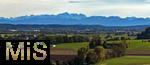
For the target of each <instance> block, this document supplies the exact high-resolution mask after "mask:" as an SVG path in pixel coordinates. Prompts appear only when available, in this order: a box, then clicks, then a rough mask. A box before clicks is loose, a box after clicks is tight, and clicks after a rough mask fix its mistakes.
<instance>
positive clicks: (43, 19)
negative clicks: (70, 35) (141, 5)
mask: <svg viewBox="0 0 150 65" xmlns="http://www.w3.org/2000/svg"><path fill="white" fill-rule="evenodd" d="M0 23H1V24H42V25H49V24H57V25H103V26H135V25H150V18H136V17H127V18H120V17H118V16H109V17H105V16H89V17H87V16H86V15H84V14H69V13H61V14H58V15H31V16H21V17H16V18H3V17H1V18H0Z"/></svg>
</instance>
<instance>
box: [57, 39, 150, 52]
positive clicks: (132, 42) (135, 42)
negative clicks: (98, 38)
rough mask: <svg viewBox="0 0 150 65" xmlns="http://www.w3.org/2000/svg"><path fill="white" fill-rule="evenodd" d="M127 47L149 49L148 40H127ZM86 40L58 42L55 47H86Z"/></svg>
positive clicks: (130, 48) (149, 43) (129, 48)
mask: <svg viewBox="0 0 150 65" xmlns="http://www.w3.org/2000/svg"><path fill="white" fill-rule="evenodd" d="M110 42H120V41H110ZM127 43H128V48H127V50H150V42H145V41H144V42H143V41H142V40H127ZM87 46H88V42H80V43H63V44H58V45H57V46H56V48H73V49H78V48H81V47H87Z"/></svg>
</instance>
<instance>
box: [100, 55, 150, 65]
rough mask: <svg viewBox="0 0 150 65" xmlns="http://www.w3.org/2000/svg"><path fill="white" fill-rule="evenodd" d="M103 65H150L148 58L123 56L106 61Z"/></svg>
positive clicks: (149, 58)
mask: <svg viewBox="0 0 150 65" xmlns="http://www.w3.org/2000/svg"><path fill="white" fill-rule="evenodd" d="M99 65H100V64H99ZM104 65H150V56H124V57H120V58H114V59H110V60H107V61H106V62H105V63H104Z"/></svg>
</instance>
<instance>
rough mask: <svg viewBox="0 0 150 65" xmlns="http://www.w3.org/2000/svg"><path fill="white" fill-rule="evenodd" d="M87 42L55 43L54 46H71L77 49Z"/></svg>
mask: <svg viewBox="0 0 150 65" xmlns="http://www.w3.org/2000/svg"><path fill="white" fill-rule="evenodd" d="M87 46H88V42H79V43H63V44H58V45H56V48H71V49H75V50H78V49H79V48H81V47H87Z"/></svg>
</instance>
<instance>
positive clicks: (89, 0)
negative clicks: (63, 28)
mask: <svg viewBox="0 0 150 65" xmlns="http://www.w3.org/2000/svg"><path fill="white" fill-rule="evenodd" d="M63 12H69V13H83V14H86V15H87V16H120V17H131V16H136V17H150V0H0V17H17V16H24V15H41V14H58V13H63Z"/></svg>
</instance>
